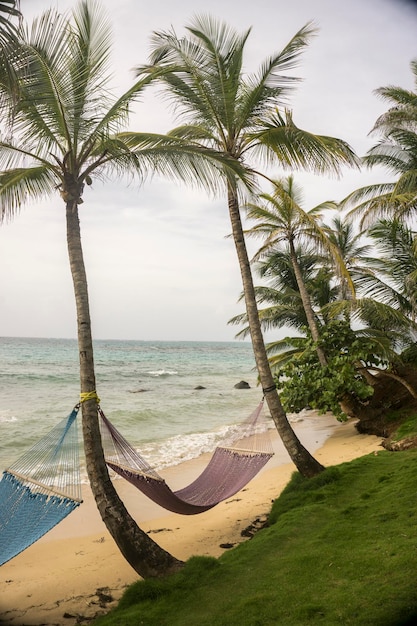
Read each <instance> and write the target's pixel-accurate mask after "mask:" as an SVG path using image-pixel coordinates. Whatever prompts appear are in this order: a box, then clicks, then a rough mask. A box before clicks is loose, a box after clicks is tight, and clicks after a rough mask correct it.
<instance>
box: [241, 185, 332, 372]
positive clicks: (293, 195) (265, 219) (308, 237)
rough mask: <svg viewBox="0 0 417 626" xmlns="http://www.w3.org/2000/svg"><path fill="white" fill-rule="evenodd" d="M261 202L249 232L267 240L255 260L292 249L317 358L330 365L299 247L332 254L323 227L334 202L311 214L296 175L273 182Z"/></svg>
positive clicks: (250, 210)
mask: <svg viewBox="0 0 417 626" xmlns="http://www.w3.org/2000/svg"><path fill="white" fill-rule="evenodd" d="M259 198H260V200H261V202H258V203H249V204H248V205H247V207H246V208H247V214H248V218H249V219H251V220H254V221H255V225H254V226H252V227H251V228H250V229H248V230H246V234H247V235H249V236H255V237H263V238H264V242H263V244H262V246H261V247H260V249H259V250H258V251H257V253H256V255H255V256H254V259H259V258H262V257H263V256H264V255H265V253H266V252H268V251H271V250H273V249H274V248H276V247H278V246H280V245H282V244H283V245H286V246H288V250H289V255H290V260H291V265H292V267H293V271H294V276H295V279H296V281H297V287H298V291H299V293H300V297H301V301H302V304H303V308H304V312H305V316H306V320H307V324H308V327H309V329H310V332H311V336H312V338H313V341H314V342H315V343H316V345H317V348H316V349H317V356H318V358H319V362H320V363H321V365H323V366H325V365H326V364H327V359H326V355H325V353H324V350H323V348H322V346H321V345H320V332H319V328H318V323H317V316H316V315H315V313H314V310H313V306H312V302H311V298H310V295H309V293H308V290H307V287H306V284H305V282H304V278H303V274H302V271H301V267H300V263H299V260H298V256H297V251H296V247H295V244H296V242H298V243H299V244H302V243H307V242H310V241H314V242H315V243H316V244H317V246H318V249H320V248H321V249H325V250H326V251H327V252H330V253H331V252H332V250H333V248H332V245H331V243H330V242H329V239H328V237H327V233H326V232H325V230H324V229H323V227H322V226H321V225H320V221H321V220H322V217H323V211H324V210H330V209H334V208H335V206H336V205H335V203H334V202H323V203H321V204H320V205H318V206H315V207H313V208H312V209H310V210H309V211H304V209H303V208H302V207H301V201H302V193H301V188H300V187H299V186H298V185H297V184H296V183H295V181H294V178H293V176H288V177H287V178H285V179H281V180H274V181H273V192H272V194H268V193H262V194H260V196H259Z"/></svg>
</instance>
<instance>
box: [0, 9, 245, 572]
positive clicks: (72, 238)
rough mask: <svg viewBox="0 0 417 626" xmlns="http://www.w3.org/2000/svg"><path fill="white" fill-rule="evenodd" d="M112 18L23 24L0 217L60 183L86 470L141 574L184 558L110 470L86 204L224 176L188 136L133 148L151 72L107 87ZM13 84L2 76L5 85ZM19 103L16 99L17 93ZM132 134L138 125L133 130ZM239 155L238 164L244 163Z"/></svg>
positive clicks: (2, 152) (82, 12) (3, 153)
mask: <svg viewBox="0 0 417 626" xmlns="http://www.w3.org/2000/svg"><path fill="white" fill-rule="evenodd" d="M109 35H110V28H109V23H108V21H107V20H106V19H105V18H104V16H103V15H102V14H101V12H100V10H99V8H98V5H95V4H94V3H91V2H87V1H82V2H80V4H79V5H78V7H77V8H76V9H75V10H74V12H73V14H72V19H71V18H64V17H62V16H60V15H59V14H58V13H56V12H55V11H53V10H49V11H47V12H46V13H45V14H44V15H43V16H41V18H40V19H39V20H35V21H34V23H33V26H32V29H31V32H22V40H21V41H20V43H19V46H20V47H19V50H18V54H16V55H14V56H13V57H12V59H13V60H14V61H15V70H16V80H18V99H17V102H16V103H15V106H14V107H13V110H12V113H13V114H12V115H11V116H10V120H11V128H10V132H9V133H8V135H7V137H6V138H2V140H1V141H0V217H1V219H3V220H5V219H9V218H11V217H13V216H14V215H15V214H16V213H17V212H18V210H19V209H20V207H21V206H22V205H23V204H24V203H25V202H26V201H27V200H29V199H31V200H38V199H41V198H43V197H45V196H47V195H51V194H56V193H59V194H60V197H61V201H63V203H64V206H65V212H66V225H67V247H68V255H69V262H70V268H71V274H72V279H73V285H74V293H75V300H76V311H77V326H78V348H79V360H80V387H81V394H82V398H83V399H84V400H85V401H83V402H82V416H83V420H82V421H83V438H84V448H85V456H86V464H87V471H88V476H89V480H90V484H91V488H92V491H93V494H94V497H95V499H96V502H97V506H98V509H99V511H100V514H101V516H102V518H103V521H104V522H105V524H106V526H107V528H108V530H109V531H110V533H111V535H112V536H113V538H114V539H115V541H116V543H117V545H118V546H119V548H120V550H121V552H122V554H123V555H124V556H125V558H126V559H127V560H128V562H129V563H130V564H131V566H132V567H133V568H134V569H135V570H136V571H137V572H138V573H139V574H140V575H142V576H144V577H149V576H156V575H161V574H166V573H169V572H170V571H174V570H176V569H177V568H178V567H179V566H180V565H181V564H180V562H179V561H178V560H177V559H175V558H174V557H173V556H172V555H170V554H169V553H168V552H166V551H165V550H162V549H161V548H160V547H159V546H158V545H157V544H156V543H155V542H154V541H152V540H151V539H150V538H149V536H148V535H147V534H146V533H144V532H143V531H142V530H141V529H140V528H139V527H138V526H137V524H136V523H135V521H134V520H133V519H132V518H131V517H130V515H129V514H128V512H127V510H126V509H125V507H124V505H123V503H122V502H121V500H120V499H119V497H118V495H117V493H116V491H115V489H114V487H113V485H112V483H111V481H110V478H109V474H108V471H107V467H106V463H105V460H104V455H103V449H102V445H101V438H100V430H99V420H98V411H97V402H98V399H97V393H96V379H95V369H94V354H93V342H92V331H91V319H90V308H89V299H88V288H87V278H86V269H85V265H84V260H83V250H82V245H81V235H80V218H79V207H80V205H81V203H82V202H83V192H84V186H85V185H90V184H91V182H92V179H93V178H95V179H96V180H97V179H98V180H100V179H105V177H108V176H111V175H115V176H118V178H120V176H121V175H123V174H125V173H126V172H127V171H128V172H130V173H133V174H136V175H138V177H139V179H140V180H143V178H144V176H145V175H146V173H147V172H149V171H152V170H156V171H161V170H163V172H164V174H171V175H172V176H179V177H182V178H187V177H188V178H193V177H194V172H196V171H198V172H199V175H200V176H201V177H202V178H203V180H204V181H205V183H206V184H209V185H210V184H211V183H212V184H213V185H215V184H216V181H217V180H218V177H219V175H218V172H216V167H217V168H221V167H223V165H222V163H221V162H220V160H219V155H218V154H214V155H213V156H212V157H211V156H210V155H209V152H208V151H207V150H206V151H204V150H202V149H201V147H197V148H196V149H195V150H193V148H192V146H191V145H190V143H189V142H187V146H186V149H182V148H181V144H183V143H184V142H182V141H181V140H176V139H175V138H166V139H165V138H164V137H163V136H161V137H159V136H155V135H147V134H139V133H138V134H137V135H136V137H135V140H136V146H135V149H133V148H132V147H131V146H130V145H129V144H128V142H127V141H126V138H125V137H124V136H123V134H122V133H121V132H120V131H121V129H122V128H124V126H125V125H126V123H127V121H128V115H129V109H130V106H131V104H132V103H133V102H134V101H135V99H136V98H137V96H138V94H140V93H141V91H142V89H143V88H144V86H145V85H146V83H147V82H148V81H147V80H145V81H138V82H136V83H135V84H134V85H133V86H132V88H131V89H130V90H128V91H127V92H126V93H124V94H123V95H122V96H121V97H120V98H113V97H112V96H111V95H110V91H109V76H108V69H109V54H110V49H111V48H110V39H109ZM8 88H10V89H12V87H11V86H10V87H9V85H7V84H4V85H2V89H3V90H4V91H7V89H8ZM10 106H11V103H10ZM129 137H130V138H131V137H132V134H130V135H129ZM235 165H236V164H235V163H234V162H232V166H234V172H235V173H236V172H237V170H236V167H235Z"/></svg>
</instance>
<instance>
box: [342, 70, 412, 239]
mask: <svg viewBox="0 0 417 626" xmlns="http://www.w3.org/2000/svg"><path fill="white" fill-rule="evenodd" d="M411 70H412V73H413V76H414V84H415V90H414V91H410V90H407V89H403V88H401V87H395V86H388V87H380V88H379V89H377V90H376V91H375V93H376V94H377V95H378V96H380V97H381V98H382V99H383V100H385V101H387V102H388V103H390V104H391V107H390V108H389V109H388V111H387V112H386V113H383V114H382V115H381V116H380V117H379V118H378V119H377V121H376V123H375V125H374V127H373V129H372V131H371V133H373V134H379V135H380V137H381V139H380V140H379V142H378V143H377V144H376V145H375V146H373V147H372V148H371V149H370V150H369V151H368V154H367V155H366V156H365V157H364V159H363V161H364V164H365V165H368V166H369V167H374V166H377V165H378V166H383V167H385V168H386V169H387V170H388V171H389V172H391V173H392V174H393V175H394V177H395V181H394V182H389V183H380V184H373V185H368V186H366V187H362V188H361V189H357V190H355V191H354V192H352V193H351V194H349V196H347V198H345V199H344V200H343V202H342V206H349V207H352V206H353V208H352V209H351V211H350V213H349V216H350V217H351V218H353V217H356V216H358V215H359V216H362V221H361V224H362V226H365V227H366V226H367V225H370V224H372V223H373V222H375V221H376V219H378V218H384V217H390V216H392V215H395V217H397V218H401V219H402V220H407V219H412V218H413V217H415V215H416V211H417V59H416V60H414V61H412V62H411Z"/></svg>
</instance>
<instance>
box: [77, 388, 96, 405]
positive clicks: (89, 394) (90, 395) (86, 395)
mask: <svg viewBox="0 0 417 626" xmlns="http://www.w3.org/2000/svg"><path fill="white" fill-rule="evenodd" d="M87 400H96V401H97V404H100V398H99V397H98V395H97V391H85V392H83V393H81V394H80V404H82V403H83V402H87Z"/></svg>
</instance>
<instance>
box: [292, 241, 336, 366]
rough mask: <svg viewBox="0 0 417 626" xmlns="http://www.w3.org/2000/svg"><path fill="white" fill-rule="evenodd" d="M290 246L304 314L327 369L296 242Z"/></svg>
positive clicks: (321, 362)
mask: <svg viewBox="0 0 417 626" xmlns="http://www.w3.org/2000/svg"><path fill="white" fill-rule="evenodd" d="M289 245H290V257H291V263H292V266H293V269H294V274H295V280H296V281H297V286H298V291H299V292H300V298H301V302H302V303H303V308H304V313H305V314H306V318H307V324H308V327H309V329H310V332H311V336H312V338H313V341H314V342H315V344H316V352H317V356H318V359H319V362H320V365H321V366H323V367H325V366H326V365H327V359H326V355H325V354H324V351H323V348H321V347H320V345H319V340H320V335H319V330H318V328H317V322H316V318H315V315H314V311H313V307H312V306H311V299H310V296H309V293H308V291H307V289H306V286H305V282H304V279H303V275H302V273H301V269H300V265H299V263H298V259H297V253H296V251H295V248H294V242H293V241H292V239H290V241H289Z"/></svg>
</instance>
